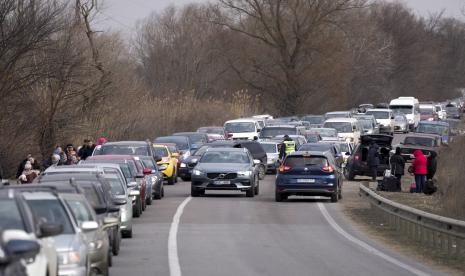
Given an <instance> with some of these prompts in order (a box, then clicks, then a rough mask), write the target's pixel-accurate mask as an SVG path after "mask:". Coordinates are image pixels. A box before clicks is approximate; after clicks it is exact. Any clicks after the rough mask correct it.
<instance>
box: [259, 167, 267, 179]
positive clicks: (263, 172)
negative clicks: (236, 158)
mask: <svg viewBox="0 0 465 276" xmlns="http://www.w3.org/2000/svg"><path fill="white" fill-rule="evenodd" d="M265 176H266V168H265V166H263V165H260V167H259V168H258V178H259V179H260V180H263V179H265Z"/></svg>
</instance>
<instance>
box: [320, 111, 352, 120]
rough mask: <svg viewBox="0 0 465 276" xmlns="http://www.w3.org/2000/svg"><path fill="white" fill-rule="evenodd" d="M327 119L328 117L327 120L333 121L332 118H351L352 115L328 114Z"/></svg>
mask: <svg viewBox="0 0 465 276" xmlns="http://www.w3.org/2000/svg"><path fill="white" fill-rule="evenodd" d="M325 117H326V119H331V118H349V117H350V115H349V113H345V112H340V113H326V115H325Z"/></svg>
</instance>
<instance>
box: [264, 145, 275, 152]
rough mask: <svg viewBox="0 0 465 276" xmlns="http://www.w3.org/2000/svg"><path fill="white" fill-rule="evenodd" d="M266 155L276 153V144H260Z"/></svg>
mask: <svg viewBox="0 0 465 276" xmlns="http://www.w3.org/2000/svg"><path fill="white" fill-rule="evenodd" d="M261 145H262V148H263V149H264V150H265V152H266V153H276V152H278V148H277V146H276V144H261Z"/></svg>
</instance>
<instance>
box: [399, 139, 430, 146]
mask: <svg viewBox="0 0 465 276" xmlns="http://www.w3.org/2000/svg"><path fill="white" fill-rule="evenodd" d="M404 144H405V145H418V146H423V147H434V146H436V145H435V143H434V139H431V138H427V137H407V138H405V141H404Z"/></svg>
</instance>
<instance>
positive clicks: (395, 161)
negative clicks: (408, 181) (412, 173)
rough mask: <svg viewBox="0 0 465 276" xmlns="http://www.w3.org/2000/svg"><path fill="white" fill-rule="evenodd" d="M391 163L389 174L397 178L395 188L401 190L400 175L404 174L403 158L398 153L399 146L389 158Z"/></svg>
mask: <svg viewBox="0 0 465 276" xmlns="http://www.w3.org/2000/svg"><path fill="white" fill-rule="evenodd" d="M389 162H390V164H391V174H393V175H394V176H395V177H396V178H397V181H398V182H397V190H398V191H400V190H402V188H401V183H402V182H401V179H402V176H403V175H404V170H405V159H404V157H402V155H401V154H400V148H399V147H397V148H396V153H395V154H394V155H393V156H391V159H390V160H389Z"/></svg>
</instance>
